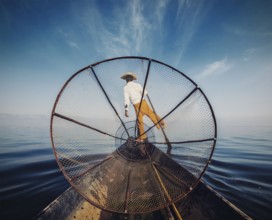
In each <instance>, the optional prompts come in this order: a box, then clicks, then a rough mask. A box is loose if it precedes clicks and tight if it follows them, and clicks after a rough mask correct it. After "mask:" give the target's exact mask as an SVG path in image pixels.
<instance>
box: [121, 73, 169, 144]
mask: <svg viewBox="0 0 272 220" xmlns="http://www.w3.org/2000/svg"><path fill="white" fill-rule="evenodd" d="M121 79H124V80H126V82H127V84H126V85H125V87H124V99H125V116H126V117H129V115H128V109H129V103H130V101H131V103H132V104H133V106H134V109H135V113H136V116H138V120H137V126H138V129H139V137H138V138H137V140H136V141H137V142H144V140H146V139H147V136H146V134H145V133H144V122H143V116H145V115H146V116H148V117H149V118H150V119H151V121H152V122H153V123H154V124H155V125H156V127H157V128H158V129H160V126H161V127H162V128H165V123H164V121H163V120H161V118H160V117H159V116H158V115H157V114H156V113H154V112H153V111H152V109H151V108H150V107H149V105H148V103H147V102H146V100H145V99H144V98H143V99H142V104H141V106H140V103H141V98H142V93H143V88H142V86H141V85H140V84H139V83H135V82H133V80H136V79H137V76H136V75H135V74H134V73H131V72H126V73H124V74H123V75H122V76H121ZM145 95H147V91H146V90H145V91H144V96H145ZM139 108H140V112H139ZM160 120H161V121H160ZM159 121H160V122H159ZM158 122H159V123H158Z"/></svg>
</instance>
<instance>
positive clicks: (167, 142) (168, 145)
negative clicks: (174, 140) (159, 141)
mask: <svg viewBox="0 0 272 220" xmlns="http://www.w3.org/2000/svg"><path fill="white" fill-rule="evenodd" d="M146 97H147V99H148V101H149V103H150V105H151V108H152V109H153V111H154V113H155V115H156V118H157V121H159V119H158V115H157V113H156V111H155V108H154V106H153V104H152V102H151V100H150V98H149V96H148V95H146ZM159 126H160V127H161V131H162V133H163V136H164V139H165V142H166V145H167V154H170V153H171V150H172V145H171V143H170V142H169V139H168V138H167V136H166V134H165V131H164V128H163V127H162V126H161V124H160V123H159Z"/></svg>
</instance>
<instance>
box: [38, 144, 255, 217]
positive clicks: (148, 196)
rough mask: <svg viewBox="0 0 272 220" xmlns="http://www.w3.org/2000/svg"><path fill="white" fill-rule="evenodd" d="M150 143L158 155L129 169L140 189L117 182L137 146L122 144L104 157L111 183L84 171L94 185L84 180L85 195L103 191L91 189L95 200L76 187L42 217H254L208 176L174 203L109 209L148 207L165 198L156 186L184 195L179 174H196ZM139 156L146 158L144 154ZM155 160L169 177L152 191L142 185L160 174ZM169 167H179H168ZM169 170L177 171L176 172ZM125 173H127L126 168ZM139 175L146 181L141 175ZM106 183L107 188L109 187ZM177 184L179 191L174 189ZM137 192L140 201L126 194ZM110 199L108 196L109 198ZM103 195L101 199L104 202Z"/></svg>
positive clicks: (154, 153)
mask: <svg viewBox="0 0 272 220" xmlns="http://www.w3.org/2000/svg"><path fill="white" fill-rule="evenodd" d="M148 147H149V148H148V149H147V151H150V152H151V151H152V153H150V155H152V159H145V158H143V160H141V161H137V162H131V163H130V165H129V166H130V169H129V170H130V171H129V172H130V173H131V174H127V175H128V176H130V181H129V185H130V187H128V188H129V189H135V187H137V190H138V192H135V191H133V190H129V189H128V188H126V187H124V186H123V185H120V184H117V183H119V182H118V180H119V179H120V178H121V177H120V175H122V172H121V167H122V166H124V164H123V163H121V162H118V161H120V160H124V158H123V156H124V155H126V154H127V153H128V152H131V150H130V151H127V152H126V150H127V149H128V148H127V147H126V145H122V146H121V147H120V149H119V150H118V151H116V152H114V153H113V154H112V155H111V157H108V158H109V159H107V160H104V165H106V164H109V165H110V166H108V168H107V169H108V172H107V175H103V176H107V179H111V182H110V183H111V184H110V185H111V186H110V187H109V186H107V185H106V184H109V182H108V180H107V179H103V176H99V175H98V174H97V175H96V174H95V176H97V177H99V178H96V179H94V178H93V179H92V181H90V180H89V178H90V176H89V175H90V174H88V173H85V174H84V175H81V176H80V179H79V180H80V181H82V182H86V180H88V181H87V182H88V185H86V184H84V185H83V186H81V185H82V184H79V185H80V187H81V188H80V189H81V192H83V195H87V194H86V193H85V192H89V191H90V190H93V191H96V192H98V193H97V194H93V195H91V194H88V195H89V197H87V200H88V199H89V201H87V200H85V198H84V197H82V194H79V193H78V192H77V191H76V190H75V189H74V188H72V187H71V188H69V189H68V190H67V191H66V192H64V193H63V194H62V195H61V196H60V197H58V198H57V199H56V200H55V201H53V202H52V203H51V204H50V205H49V206H47V207H46V208H45V209H44V210H43V211H42V212H41V213H39V215H38V216H37V219H39V220H42V219H92V220H103V219H113V220H114V219H131V220H134V219H155V220H159V219H181V218H182V219H231V220H235V219H251V218H250V217H249V216H247V215H246V214H245V213H243V212H242V211H241V210H240V209H238V208H237V207H236V206H234V205H233V204H231V203H230V202H229V201H227V200H226V199H225V198H223V197H222V196H221V195H220V194H218V193H217V192H215V191H214V190H213V189H212V188H211V187H209V186H207V185H205V184H204V183H203V182H202V181H199V182H198V184H197V185H196V186H195V187H193V188H192V190H191V191H190V192H189V193H187V194H186V196H184V197H182V198H178V199H176V200H175V201H176V202H174V204H173V203H170V204H169V203H168V206H164V207H161V208H158V209H156V210H153V211H142V212H138V213H135V211H134V213H133V212H132V211H129V212H127V213H129V214H127V213H126V212H125V211H122V209H119V210H120V212H118V211H115V212H114V211H113V212H111V211H108V210H109V209H108V210H107V208H111V209H115V208H116V207H127V209H128V210H132V208H135V210H139V208H141V210H147V209H145V207H143V206H148V205H150V203H155V204H159V199H158V198H154V195H152V192H153V193H154V192H161V191H162V190H163V189H164V190H166V191H168V192H169V194H168V196H171V198H177V197H178V196H179V195H180V194H179V195H176V194H177V193H176V192H177V191H178V190H179V188H177V187H176V186H179V185H178V184H179V183H175V182H174V181H177V182H179V181H178V180H179V179H186V180H187V181H188V182H190V181H194V180H193V178H194V177H193V175H191V174H190V173H189V172H188V171H186V170H185V169H182V167H181V166H179V165H178V164H177V163H176V162H175V161H174V160H172V159H171V157H169V156H168V155H166V154H165V153H163V152H162V151H160V150H159V149H158V148H156V147H154V146H153V145H152V144H149V145H148ZM137 152H138V151H136V152H134V153H135V154H133V156H135V155H137V154H136V153H137ZM110 158H112V159H110ZM138 158H140V155H139V157H138ZM144 161H145V162H144ZM139 162H141V163H142V164H140V163H139ZM153 162H156V163H158V164H160V167H164V169H161V170H160V176H162V177H164V184H165V188H163V189H162V188H161V185H158V184H157V187H158V188H160V189H158V190H155V191H152V190H151V191H150V187H148V188H147V185H145V186H141V185H144V183H145V182H147V181H148V178H150V176H156V175H155V174H154V170H156V169H155V168H154V167H152V166H149V165H150V164H151V163H153ZM142 166H145V167H146V168H145V169H144V168H143V167H142ZM158 166H159V165H158ZM148 167H149V168H148ZM167 167H170V168H173V169H172V170H169V169H166V168H167ZM101 170H103V169H99V172H101ZM123 170H124V169H123ZM144 170H145V171H144ZM163 170H165V171H163ZM95 172H96V170H95V168H93V169H92V170H91V172H90V173H91V174H92V176H93V173H95ZM169 172H175V173H172V174H173V175H170V173H169ZM109 175H111V176H109ZM123 175H125V172H123ZM167 175H168V176H167ZM178 175H179V176H178ZM174 176H175V178H174ZM189 178H191V180H189ZM115 179H116V180H115ZM139 179H140V180H141V181H139ZM153 179H156V178H153ZM93 182H96V184H95V185H94V184H93ZM115 182H117V183H115ZM151 186H152V188H156V184H155V183H154V182H153V183H151ZM182 186H183V185H181V187H182ZM141 187H142V188H141ZM104 189H106V191H107V192H106V191H105V190H104ZM173 189H174V190H175V192H173ZM148 190H149V191H148ZM131 193H134V195H136V194H138V195H137V196H136V197H135V196H134V198H136V199H134V201H130V202H125V201H124V199H122V196H123V195H128V194H131ZM95 196H96V197H100V198H101V199H102V200H103V202H101V199H100V200H98V199H97V198H95ZM127 197H128V196H126V200H127ZM96 199H97V200H96ZM166 199H167V198H165V200H166ZM104 200H105V201H106V202H104ZM128 200H129V199H128ZM90 201H96V203H97V204H98V205H97V206H94V205H92V204H91V203H90ZM99 201H100V203H98V202H99ZM173 201H174V200H173ZM127 203H131V204H132V203H134V204H133V205H131V207H130V206H129V205H126V204H127ZM100 204H103V206H104V207H105V209H103V207H102V209H101V207H100V208H98V207H99V205H100ZM124 204H125V205H124ZM139 204H140V206H139ZM158 207H160V205H158ZM116 210H117V209H116ZM177 213H178V214H177ZM179 215H180V216H181V218H180V216H179Z"/></svg>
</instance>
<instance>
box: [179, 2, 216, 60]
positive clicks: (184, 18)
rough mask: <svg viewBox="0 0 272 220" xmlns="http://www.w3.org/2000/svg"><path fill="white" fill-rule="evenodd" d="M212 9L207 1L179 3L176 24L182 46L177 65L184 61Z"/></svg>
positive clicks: (180, 45)
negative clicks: (183, 58)
mask: <svg viewBox="0 0 272 220" xmlns="http://www.w3.org/2000/svg"><path fill="white" fill-rule="evenodd" d="M211 7H212V4H205V1H186V0H182V1H179V5H178V8H177V14H176V22H177V23H178V28H179V32H180V33H181V35H180V39H179V42H180V44H179V45H178V47H177V48H178V50H179V51H178V52H177V54H176V65H177V64H178V63H179V62H180V60H181V59H182V56H183V54H184V53H185V51H186V50H187V48H188V46H189V44H190V43H191V41H192V39H193V38H194V35H195V33H196V31H197V30H198V28H199V26H200V24H201V23H202V21H203V20H204V17H205V16H206V15H207V13H208V11H209V10H210V9H211Z"/></svg>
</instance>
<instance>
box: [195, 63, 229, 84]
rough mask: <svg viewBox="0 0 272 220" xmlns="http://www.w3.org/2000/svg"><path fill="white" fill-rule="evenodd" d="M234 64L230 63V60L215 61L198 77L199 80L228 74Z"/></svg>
mask: <svg viewBox="0 0 272 220" xmlns="http://www.w3.org/2000/svg"><path fill="white" fill-rule="evenodd" d="M232 66H233V64H232V63H230V62H229V61H228V58H224V59H222V60H218V61H215V62H213V63H211V64H208V65H206V66H205V68H204V70H203V71H202V72H200V73H199V74H198V75H197V78H198V79H203V78H206V77H211V76H214V75H219V74H222V73H225V72H227V71H228V70H230V69H231V68H232Z"/></svg>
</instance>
